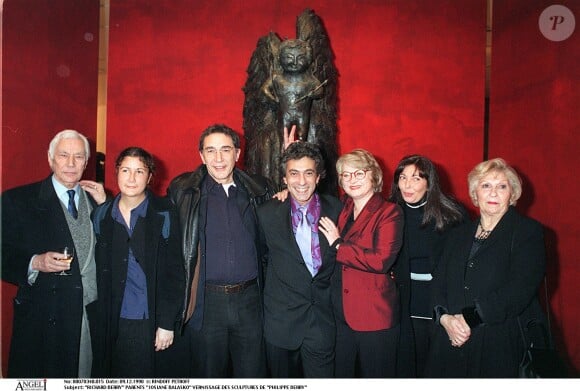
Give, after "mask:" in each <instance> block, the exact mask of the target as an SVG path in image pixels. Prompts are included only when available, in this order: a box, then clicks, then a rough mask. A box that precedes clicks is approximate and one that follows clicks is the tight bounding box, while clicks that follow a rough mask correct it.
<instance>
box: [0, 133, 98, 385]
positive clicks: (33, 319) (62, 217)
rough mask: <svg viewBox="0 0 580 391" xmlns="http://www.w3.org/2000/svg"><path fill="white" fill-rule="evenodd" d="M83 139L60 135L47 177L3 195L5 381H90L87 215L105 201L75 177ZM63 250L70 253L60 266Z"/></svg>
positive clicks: (85, 145)
mask: <svg viewBox="0 0 580 391" xmlns="http://www.w3.org/2000/svg"><path fill="white" fill-rule="evenodd" d="M89 154H90V150H89V142H88V140H87V138H86V137H85V136H83V135H82V134H80V133H78V132H77V131H75V130H63V131H62V132H60V133H58V134H57V135H56V136H55V137H54V138H53V139H52V141H51V142H50V145H49V149H48V164H49V165H50V168H51V169H52V172H53V173H52V175H51V176H49V177H48V178H46V179H45V180H43V181H40V182H37V183H32V184H29V185H25V186H21V187H17V188H14V189H11V190H8V191H6V192H5V193H4V194H3V195H2V279H3V280H5V281H7V282H9V283H12V284H15V285H17V286H18V293H17V295H16V298H15V299H14V323H13V333H12V342H11V346H10V356H9V361H8V376H9V377H27V378H30V377H56V378H70V377H90V376H91V365H92V346H91V338H90V336H91V331H92V330H91V329H90V326H94V324H93V325H91V318H92V317H91V312H92V311H91V310H92V309H93V308H92V305H91V304H93V305H94V302H95V300H96V299H97V288H96V281H95V261H94V244H95V239H94V234H93V230H92V225H91V220H90V213H91V211H92V209H93V207H94V206H95V205H96V204H97V203H102V202H104V201H105V200H106V194H105V191H104V188H103V186H102V185H101V184H99V183H97V182H93V181H88V180H83V181H81V177H82V175H83V172H84V170H85V168H86V167H87V161H88V159H89ZM64 247H68V249H69V251H70V252H72V253H73V254H74V258H73V260H72V262H70V263H69V262H66V261H65V260H64V258H65V256H64V254H63V249H64Z"/></svg>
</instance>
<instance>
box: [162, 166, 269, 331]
mask: <svg viewBox="0 0 580 391" xmlns="http://www.w3.org/2000/svg"><path fill="white" fill-rule="evenodd" d="M233 175H234V181H235V182H236V183H238V184H240V186H242V187H243V188H244V190H245V191H246V192H247V193H248V197H249V200H248V203H247V205H239V206H240V210H243V211H244V212H242V214H243V213H251V214H252V220H253V221H257V216H256V208H257V207H258V205H260V204H262V203H264V202H266V201H267V200H269V199H270V198H272V195H274V187H273V184H272V182H271V181H270V180H269V179H266V178H264V177H260V176H250V175H248V174H246V173H245V172H244V171H242V170H240V169H238V168H235V169H234V173H233ZM207 176H208V173H207V168H206V166H205V164H202V165H201V166H199V167H198V168H197V169H196V170H195V171H192V172H186V173H183V174H181V175H179V176H177V177H176V178H175V179H173V180H172V181H171V183H170V184H169V188H168V189H167V195H168V197H169V198H170V199H171V201H172V202H173V203H174V204H175V205H176V208H177V214H178V216H179V226H180V228H181V233H182V235H181V249H182V252H183V261H184V263H185V287H184V289H183V292H182V294H183V300H184V303H185V305H184V307H183V311H182V315H181V331H182V332H183V329H184V327H185V325H186V324H188V325H189V326H191V327H193V328H194V329H195V330H201V327H202V324H203V312H204V302H205V256H203V255H204V254H203V252H202V251H201V250H200V247H201V246H200V242H201V239H200V238H201V235H202V234H203V230H204V225H203V222H204V221H205V217H204V216H203V214H204V213H206V209H207V208H206V205H207V197H202V195H201V186H202V183H203V181H204V180H205V179H206V178H207ZM242 219H243V220H244V221H248V220H249V219H244V218H242ZM249 231H250V232H253V231H254V229H253V228H252V229H249ZM255 246H256V250H257V251H258V260H259V259H261V257H262V248H263V245H262V243H261V242H260V241H259V238H258V237H257V236H256V240H255ZM262 274H263V273H262V270H261V263H260V262H259V261H258V284H259V286H260V289H262V288H263V282H262ZM188 322H189V323H188Z"/></svg>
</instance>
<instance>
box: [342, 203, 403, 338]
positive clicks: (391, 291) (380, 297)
mask: <svg viewBox="0 0 580 391" xmlns="http://www.w3.org/2000/svg"><path fill="white" fill-rule="evenodd" d="M353 209H354V202H353V200H352V198H350V197H347V198H346V201H345V204H344V209H343V211H342V212H341V214H340V217H339V219H338V227H339V229H340V230H342V228H343V227H344V226H345V224H346V222H347V221H348V219H349V217H350V216H351V215H352V213H353ZM343 240H344V241H343V243H341V244H340V248H339V249H338V252H337V254H336V261H337V262H339V263H340V267H338V266H339V265H337V268H336V270H335V273H342V289H341V292H340V293H339V294H341V298H339V301H340V300H342V308H339V311H341V312H343V314H344V319H345V320H346V323H347V324H348V325H349V327H350V328H351V329H353V330H356V331H377V330H385V329H389V328H391V327H393V326H396V325H397V324H399V313H400V305H399V293H398V290H397V286H396V283H395V280H394V278H393V277H392V276H391V268H392V266H393V264H394V263H395V260H396V259H397V254H398V253H399V249H400V248H401V244H402V242H403V212H402V211H401V207H400V206H398V205H396V204H393V203H391V202H387V201H386V200H384V199H383V197H382V196H381V195H380V194H379V193H375V194H374V195H373V197H372V198H371V199H370V200H369V201H368V202H367V204H366V205H365V207H364V208H363V210H362V211H361V212H360V214H359V215H358V217H357V219H356V220H355V221H354V223H353V224H352V226H351V227H350V229H349V230H348V232H347V233H346V235H345V236H344V237H343ZM335 292H336V291H335Z"/></svg>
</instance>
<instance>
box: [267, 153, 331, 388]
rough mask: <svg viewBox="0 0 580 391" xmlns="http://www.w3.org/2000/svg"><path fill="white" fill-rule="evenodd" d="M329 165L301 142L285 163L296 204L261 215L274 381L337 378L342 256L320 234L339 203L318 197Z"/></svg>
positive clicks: (278, 205) (275, 205)
mask: <svg viewBox="0 0 580 391" xmlns="http://www.w3.org/2000/svg"><path fill="white" fill-rule="evenodd" d="M323 167H324V162H323V160H322V156H321V155H320V152H319V151H318V149H317V147H316V146H314V145H312V144H309V143H305V142H295V143H292V144H290V145H289V146H288V148H287V149H286V151H285V152H284V154H283V155H282V172H283V175H284V178H283V180H284V183H285V184H286V185H287V186H288V192H289V194H290V197H288V198H287V199H285V201H284V202H280V201H278V200H272V201H269V202H268V203H266V204H264V205H263V206H262V207H260V208H259V209H258V217H259V221H260V228H261V232H262V234H263V235H264V237H265V240H266V245H267V248H268V253H267V257H266V264H265V269H266V277H265V286H264V322H265V323H264V337H265V340H266V353H267V361H268V366H269V369H270V373H271V375H272V376H273V377H282V378H288V377H300V376H304V377H315V378H327V377H332V376H333V372H334V340H335V324H334V317H333V313H332V305H331V299H330V276H331V275H332V272H333V270H334V264H335V258H336V249H335V248H334V247H332V246H333V245H335V244H334V243H332V244H331V243H328V241H327V240H326V238H325V237H324V235H322V234H319V233H318V221H319V219H320V217H322V216H327V217H329V218H330V219H332V220H333V221H335V222H336V220H337V218H338V215H339V213H340V210H341V207H342V205H341V203H340V201H339V200H338V199H337V198H335V197H332V196H326V195H322V194H318V193H317V192H316V186H317V184H318V182H319V180H320V178H321V176H323V175H324V169H323Z"/></svg>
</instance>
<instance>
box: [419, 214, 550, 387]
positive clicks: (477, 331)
mask: <svg viewBox="0 0 580 391" xmlns="http://www.w3.org/2000/svg"><path fill="white" fill-rule="evenodd" d="M477 225H478V221H473V222H471V223H469V224H464V225H462V226H461V227H458V228H457V229H456V230H454V231H452V232H451V234H450V236H449V240H448V241H447V243H446V246H445V250H444V252H443V257H442V259H441V263H440V268H439V269H438V270H437V271H436V274H435V276H434V279H433V283H434V288H435V289H434V291H435V293H434V298H435V303H437V306H436V309H437V311H436V317H437V319H436V321H437V322H438V318H439V317H440V316H441V315H442V314H444V313H449V314H458V313H462V310H463V309H466V308H473V307H475V308H477V311H478V313H479V316H480V318H481V321H482V323H481V324H480V325H479V326H476V327H472V330H471V337H470V338H469V340H468V341H467V343H466V344H465V345H463V347H461V348H454V347H452V346H451V344H450V343H449V337H448V336H447V333H446V332H445V329H444V328H443V327H442V326H440V325H439V324H438V323H437V326H436V330H435V333H436V334H435V335H434V340H433V345H432V349H431V351H430V357H429V360H428V364H427V373H426V375H427V377H516V376H517V368H518V363H519V361H520V360H521V358H522V354H523V346H522V342H521V337H520V333H519V328H518V323H517V318H518V316H520V317H522V320H525V319H527V318H531V317H542V311H541V307H540V304H539V301H538V298H537V291H538V287H539V286H540V283H541V281H542V279H543V277H544V272H545V263H546V259H545V247H544V237H543V230H542V226H541V225H540V223H538V222H537V221H535V220H532V219H530V218H526V217H524V216H522V215H520V214H519V213H518V212H517V211H516V209H515V208H514V207H510V208H509V210H508V211H507V212H506V214H505V215H504V216H503V217H502V219H501V220H500V222H499V223H498V224H497V226H496V227H495V229H494V230H493V231H492V233H491V235H490V236H489V237H488V239H486V240H485V241H484V243H483V244H482V245H481V247H480V248H479V250H477V252H476V253H475V254H474V255H473V256H470V250H471V247H472V244H473V238H474V235H475V232H476V230H477Z"/></svg>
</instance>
